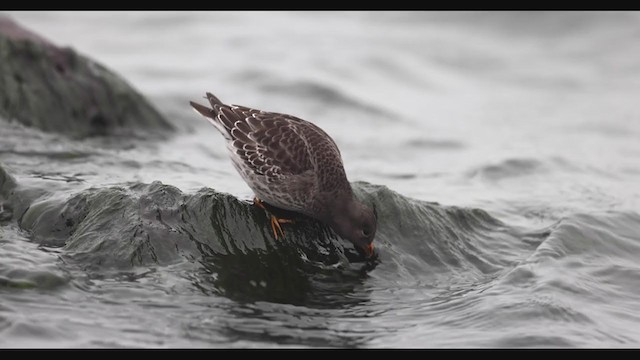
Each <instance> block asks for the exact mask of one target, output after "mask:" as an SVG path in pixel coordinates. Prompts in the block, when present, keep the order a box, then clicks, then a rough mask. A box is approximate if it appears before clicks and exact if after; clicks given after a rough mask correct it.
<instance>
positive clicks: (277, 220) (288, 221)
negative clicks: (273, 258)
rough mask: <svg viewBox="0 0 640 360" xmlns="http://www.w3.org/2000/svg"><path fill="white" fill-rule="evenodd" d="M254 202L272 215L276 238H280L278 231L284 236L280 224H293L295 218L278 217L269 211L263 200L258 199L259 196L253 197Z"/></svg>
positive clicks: (272, 225)
mask: <svg viewBox="0 0 640 360" xmlns="http://www.w3.org/2000/svg"><path fill="white" fill-rule="evenodd" d="M253 203H254V204H255V205H256V206H258V207H260V208H262V209H263V210H264V211H266V212H267V214H268V215H269V216H270V217H271V229H272V230H273V236H274V237H275V238H276V240H278V239H279V237H278V232H280V234H281V235H282V237H284V231H283V230H282V227H281V226H280V224H293V220H291V219H280V218H277V217H276V216H275V215H273V214H271V213H269V210H267V208H266V207H265V206H264V204H263V203H262V201H261V200H260V199H258V198H257V197H256V198H253Z"/></svg>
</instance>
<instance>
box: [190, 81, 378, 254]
mask: <svg viewBox="0 0 640 360" xmlns="http://www.w3.org/2000/svg"><path fill="white" fill-rule="evenodd" d="M206 99H207V100H209V103H210V104H211V108H208V107H206V106H203V105H200V104H198V103H195V102H193V101H191V102H190V104H191V106H192V107H193V108H194V109H195V110H196V111H197V112H198V113H199V114H200V115H202V116H204V117H205V118H206V119H207V120H209V122H210V123H211V124H213V126H215V127H216V128H217V129H218V130H219V131H220V132H221V133H222V135H223V136H224V137H225V139H226V140H227V149H228V150H229V155H230V157H231V160H232V162H233V165H234V166H235V168H236V170H238V172H239V173H240V176H242V178H243V179H244V181H245V182H246V183H247V185H249V187H250V188H251V189H252V190H253V192H254V193H255V195H256V197H255V199H254V202H255V204H256V205H258V206H260V207H262V208H264V206H263V204H262V202H263V201H264V202H265V203H267V204H268V205H270V206H273V207H276V208H281V209H285V210H289V211H294V212H299V213H302V214H305V215H307V216H310V217H312V218H315V219H317V220H320V221H321V222H323V223H325V224H326V225H328V226H330V227H331V228H332V229H333V230H334V231H335V232H336V233H337V234H338V235H340V236H341V237H343V238H346V239H348V240H349V241H351V242H352V243H353V244H354V245H355V246H356V247H358V248H360V249H361V250H362V251H363V252H364V253H365V254H366V255H367V256H371V255H372V254H373V237H374V235H375V233H376V227H377V225H376V224H377V217H376V214H375V213H374V211H373V210H372V209H371V208H369V207H368V206H366V205H364V204H363V203H361V202H360V201H358V200H357V199H356V198H355V196H354V194H353V190H352V189H351V184H350V183H349V181H348V180H347V176H346V174H345V171H344V166H343V164H342V158H341V156H340V150H338V146H337V145H336V143H335V142H334V141H333V139H331V137H330V136H329V135H327V133H325V132H324V131H323V130H322V129H320V128H319V127H317V126H316V125H314V124H312V123H310V122H308V121H305V120H302V119H300V118H297V117H295V116H291V115H287V114H280V113H275V112H267V111H262V110H256V109H251V108H248V107H245V106H239V105H226V104H223V103H222V102H221V101H220V100H219V99H218V98H217V97H215V96H214V95H212V94H211V93H207V94H206ZM265 210H266V209H265ZM270 216H271V226H272V230H273V234H274V236H275V238H276V239H278V231H279V232H280V233H281V234H282V235H283V236H284V232H283V230H282V228H281V226H280V224H281V223H290V222H292V221H291V220H288V219H282V218H280V219H279V218H277V217H276V216H274V215H273V214H270Z"/></svg>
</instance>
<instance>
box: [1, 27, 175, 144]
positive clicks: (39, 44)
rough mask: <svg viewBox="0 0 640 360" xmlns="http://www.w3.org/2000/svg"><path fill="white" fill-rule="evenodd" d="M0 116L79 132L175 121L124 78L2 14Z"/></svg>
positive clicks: (150, 127) (163, 126) (153, 127)
mask: <svg viewBox="0 0 640 360" xmlns="http://www.w3.org/2000/svg"><path fill="white" fill-rule="evenodd" d="M0 117H2V118H5V119H15V120H17V121H19V122H21V123H23V124H25V125H28V126H34V127H37V128H39V129H42V130H44V131H52V132H59V133H64V134H68V135H71V136H74V137H80V138H81V137H86V136H92V135H110V134H117V133H122V132H124V131H125V130H127V129H144V130H145V131H148V132H155V131H159V130H171V129H173V126H172V125H171V124H170V123H169V122H168V121H167V120H166V119H165V118H164V117H163V116H162V115H161V114H160V113H159V112H158V111H157V110H156V109H155V108H154V107H153V106H151V104H150V103H149V102H148V101H147V100H146V99H145V98H144V97H143V96H142V95H140V94H139V93H138V92H136V91H135V90H134V89H133V88H132V87H131V86H130V85H129V84H128V83H127V82H126V81H125V80H123V79H122V78H121V77H119V76H118V75H116V74H115V73H113V72H111V71H110V70H108V69H107V68H105V67H104V66H102V65H100V64H98V63H96V62H95V61H93V60H91V59H89V58H87V57H85V56H83V55H80V54H78V53H76V52H75V51H74V50H73V49H71V48H68V47H58V46H56V45H54V44H53V43H51V42H49V41H48V40H46V39H44V38H42V37H41V36H39V35H37V34H34V33H32V32H30V31H29V30H26V29H24V28H23V27H21V26H20V25H18V24H17V23H16V22H14V21H12V20H11V19H9V18H7V17H3V16H0Z"/></svg>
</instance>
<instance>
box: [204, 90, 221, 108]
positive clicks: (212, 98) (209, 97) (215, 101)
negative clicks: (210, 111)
mask: <svg viewBox="0 0 640 360" xmlns="http://www.w3.org/2000/svg"><path fill="white" fill-rule="evenodd" d="M207 100H209V103H210V104H211V107H213V108H215V107H216V105H219V106H222V105H224V103H223V102H222V101H220V99H218V98H217V97H215V96H214V95H213V94H212V93H210V92H208V93H207Z"/></svg>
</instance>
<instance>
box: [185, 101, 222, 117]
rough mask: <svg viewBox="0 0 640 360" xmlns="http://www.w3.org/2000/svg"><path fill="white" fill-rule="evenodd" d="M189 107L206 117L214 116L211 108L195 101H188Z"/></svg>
mask: <svg viewBox="0 0 640 360" xmlns="http://www.w3.org/2000/svg"><path fill="white" fill-rule="evenodd" d="M189 104H191V107H192V108H193V109H194V110H195V111H197V112H198V114H200V115H202V116H204V117H206V118H214V117H215V116H216V114H215V113H214V112H213V109H209V108H208V107H206V106H203V105H200V104H198V103H197V102H193V101H189Z"/></svg>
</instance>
